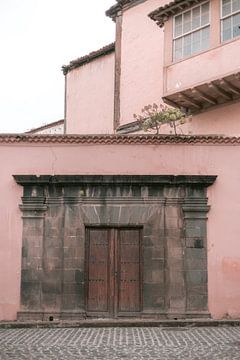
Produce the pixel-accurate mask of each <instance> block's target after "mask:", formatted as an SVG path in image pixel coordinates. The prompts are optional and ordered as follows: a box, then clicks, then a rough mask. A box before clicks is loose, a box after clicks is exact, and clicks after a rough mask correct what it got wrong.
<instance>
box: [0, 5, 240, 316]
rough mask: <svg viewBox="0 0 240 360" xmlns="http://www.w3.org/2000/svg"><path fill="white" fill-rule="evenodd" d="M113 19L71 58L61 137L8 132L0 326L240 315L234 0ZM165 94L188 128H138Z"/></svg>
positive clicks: (149, 9) (125, 11)
mask: <svg viewBox="0 0 240 360" xmlns="http://www.w3.org/2000/svg"><path fill="white" fill-rule="evenodd" d="M107 16H109V17H111V18H112V19H113V20H114V21H115V23H116V41H115V43H114V44H110V45H108V46H106V47H104V48H102V49H100V50H98V51H95V52H93V53H91V54H89V55H87V56H84V57H82V58H79V59H77V60H74V61H72V62H71V63H70V64H69V65H66V66H64V67H63V71H64V74H65V81H66V86H65V89H66V96H65V114H66V119H65V130H66V134H65V135H44V134H37V135H34V134H24V135H0V147H1V151H0V160H1V163H4V164H5V165H4V172H3V176H2V179H1V182H0V187H1V193H2V202H1V203H0V217H1V219H2V234H3V235H4V236H2V237H1V250H0V259H1V267H2V270H3V271H1V273H0V289H4V291H0V319H2V320H4V319H5V320H15V319H17V318H18V319H23V320H24V319H34V320H48V319H50V318H54V319H73V320H74V319H75V320H77V319H81V318H86V317H89V318H91V317H108V318H122V317H125V318H126V317H138V318H174V319H178V318H196V317H213V318H216V319H220V318H239V317H240V288H239V285H238V284H239V279H240V247H239V241H238V236H239V232H240V225H239V221H238V217H239V209H240V206H239V204H240V193H239V191H238V188H239V174H240V165H239V156H240V138H239V132H240V124H239V110H240V103H239V98H240V61H239V57H238V56H237V54H238V53H239V51H240V37H239V35H240V33H239V26H240V19H239V18H240V4H239V2H237V1H235V0H210V1H199V0H195V1H192V0H188V1H185V0H175V1H174V2H171V3H166V2H164V1H162V0H118V1H117V3H116V4H115V5H113V7H111V8H110V9H109V10H108V11H107ZM160 102H165V103H167V104H169V105H171V106H174V107H181V108H184V109H186V110H187V111H190V112H191V114H192V121H191V122H189V123H186V124H184V125H183V126H182V130H181V131H182V133H181V135H179V136H172V135H171V134H170V133H169V131H170V130H169V129H168V127H166V126H165V127H162V128H161V130H162V134H161V135H154V134H150V135H147V134H144V133H143V132H142V131H141V129H140V128H139V126H138V124H137V123H136V122H135V121H134V118H133V114H134V113H140V112H141V109H142V108H143V107H144V106H145V105H148V104H153V103H158V104H159V103H160ZM6 159H7V160H8V161H6ZM6 204H8V206H6Z"/></svg>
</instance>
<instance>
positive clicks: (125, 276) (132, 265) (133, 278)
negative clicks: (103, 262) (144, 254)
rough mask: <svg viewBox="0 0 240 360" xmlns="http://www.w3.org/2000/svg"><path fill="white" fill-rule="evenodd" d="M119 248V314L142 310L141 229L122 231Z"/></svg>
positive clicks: (120, 232) (120, 231)
mask: <svg viewBox="0 0 240 360" xmlns="http://www.w3.org/2000/svg"><path fill="white" fill-rule="evenodd" d="M118 248H119V256H118V259H119V264H118V269H119V284H118V285H119V290H118V292H119V294H118V297H119V308H118V311H119V312H139V311H140V310H141V284H140V282H141V281H140V280H141V279H140V274H141V269H140V266H141V251H140V249H141V243H140V230H139V229H131V230H128V229H121V230H119V237H118Z"/></svg>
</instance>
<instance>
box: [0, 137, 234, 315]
mask: <svg viewBox="0 0 240 360" xmlns="http://www.w3.org/2000/svg"><path fill="white" fill-rule="evenodd" d="M239 157H240V146H235V145H225V146H224V145H213V144H204V145H84V144H83V145H76V144H75V145H73V144H72V145H71V144H69V145H65V146H63V145H56V144H49V145H48V144H42V145H39V144H36V145H30V144H26V145H12V146H0V162H1V164H3V171H2V176H1V183H0V191H1V194H2V202H1V205H0V219H1V234H2V235H1V238H0V261H1V274H0V319H1V320H3V319H8V320H10V319H15V318H16V312H17V310H18V309H19V298H20V268H21V242H22V219H21V212H20V210H19V209H18V204H19V203H20V202H21V195H22V188H21V187H20V186H18V185H16V184H15V182H14V180H13V178H12V175H13V174H33V175H40V174H50V175H54V174H66V175H67V174H126V175H127V174H132V175H134V174H138V175H141V174H147V175H149V174H158V175H159V174H175V175H176V174H182V175H184V174H185V175H186V174H188V175H193V174H195V175H201V174H202V175H218V178H217V180H216V182H215V183H214V184H213V185H212V186H211V187H210V188H209V190H208V196H209V204H210V205H211V210H210V212H209V214H208V279H209V310H210V313H211V315H212V317H213V318H222V317H226V316H230V317H232V318H237V317H240V287H239V279H240V266H239V264H240V246H239V233H240V222H239V213H240V192H239V184H240V175H239V174H240V162H239ZM76 159H77V161H76ZM126 159H127V161H126ZM229 159H231V161H229Z"/></svg>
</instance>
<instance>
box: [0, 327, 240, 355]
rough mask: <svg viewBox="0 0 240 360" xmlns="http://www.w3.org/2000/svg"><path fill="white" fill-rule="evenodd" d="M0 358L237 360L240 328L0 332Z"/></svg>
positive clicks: (16, 330) (239, 346)
mask: <svg viewBox="0 0 240 360" xmlns="http://www.w3.org/2000/svg"><path fill="white" fill-rule="evenodd" d="M0 359H1V360H8V359H16V360H23V359H27V360H30V359H37V360H49V359H56V360H65V359H67V360H75V359H81V360H83V359H88V360H89V359H96V360H98V359H99V360H100V359H101V360H102V359H104V360H112V359H128V360H135V359H136V360H142V359H144V360H147V359H151V360H152V359H163V360H173V359H184V360H185V359H186V360H187V359H190V360H193V359H194V360H195V359H196V360H197V359H201V360H204V359H208V360H215V359H216V360H225V359H226V360H235V359H238V360H239V359H240V327H226V328H223V327H221V328H211V327H208V328H157V327H155V328H146V327H145V328H97V329H96V328H85V329H0Z"/></svg>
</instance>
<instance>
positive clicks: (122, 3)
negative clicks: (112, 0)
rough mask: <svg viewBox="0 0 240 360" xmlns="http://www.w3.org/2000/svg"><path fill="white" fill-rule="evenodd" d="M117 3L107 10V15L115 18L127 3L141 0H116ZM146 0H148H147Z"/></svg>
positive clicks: (131, 3)
mask: <svg viewBox="0 0 240 360" xmlns="http://www.w3.org/2000/svg"><path fill="white" fill-rule="evenodd" d="M116 1H117V4H115V5H113V6H111V7H110V9H108V10H107V11H106V15H107V16H109V17H110V18H112V19H113V20H115V18H116V16H117V13H118V12H119V11H121V10H122V9H123V7H124V6H125V5H134V4H136V5H137V3H139V1H140V0H116ZM145 1H146V0H145Z"/></svg>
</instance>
